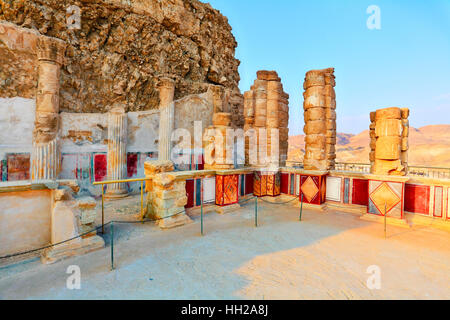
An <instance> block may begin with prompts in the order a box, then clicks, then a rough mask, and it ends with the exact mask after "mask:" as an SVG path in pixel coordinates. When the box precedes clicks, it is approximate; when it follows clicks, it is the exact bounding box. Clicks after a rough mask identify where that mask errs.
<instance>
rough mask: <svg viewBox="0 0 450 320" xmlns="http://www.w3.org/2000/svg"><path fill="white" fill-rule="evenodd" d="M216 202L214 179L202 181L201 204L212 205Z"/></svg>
mask: <svg viewBox="0 0 450 320" xmlns="http://www.w3.org/2000/svg"><path fill="white" fill-rule="evenodd" d="M215 200H216V178H215V177H212V178H205V179H203V203H214V201H215Z"/></svg>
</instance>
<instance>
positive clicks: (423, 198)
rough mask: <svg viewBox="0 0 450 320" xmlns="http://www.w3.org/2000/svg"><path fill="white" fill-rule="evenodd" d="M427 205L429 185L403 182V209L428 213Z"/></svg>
mask: <svg viewBox="0 0 450 320" xmlns="http://www.w3.org/2000/svg"><path fill="white" fill-rule="evenodd" d="M429 207H430V187H429V186H422V185H417V184H409V183H407V184H405V211H408V212H413V213H420V214H426V215H428V213H429Z"/></svg>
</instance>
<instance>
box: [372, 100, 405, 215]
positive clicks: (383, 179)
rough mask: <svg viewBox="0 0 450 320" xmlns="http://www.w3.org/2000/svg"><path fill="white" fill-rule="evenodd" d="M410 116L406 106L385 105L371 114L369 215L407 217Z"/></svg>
mask: <svg viewBox="0 0 450 320" xmlns="http://www.w3.org/2000/svg"><path fill="white" fill-rule="evenodd" d="M408 117H409V109H406V108H405V109H400V108H385V109H379V110H377V111H375V112H371V113H370V121H371V124H370V149H371V152H370V162H371V173H372V175H370V177H369V205H368V206H367V213H369V214H372V215H373V214H375V215H380V216H383V215H385V214H386V216H387V217H388V218H397V219H402V218H403V203H404V195H405V182H406V181H407V180H408V177H406V173H407V166H408V163H407V162H408V155H407V152H408V134H409V122H408ZM372 217H373V216H372Z"/></svg>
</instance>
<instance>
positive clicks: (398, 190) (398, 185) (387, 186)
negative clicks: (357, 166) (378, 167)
mask: <svg viewBox="0 0 450 320" xmlns="http://www.w3.org/2000/svg"><path fill="white" fill-rule="evenodd" d="M403 185H404V184H403V183H402V182H391V181H379V180H369V205H368V207H367V212H368V213H372V214H377V215H384V212H385V211H386V214H387V215H388V216H390V217H394V218H400V219H401V218H402V217H403Z"/></svg>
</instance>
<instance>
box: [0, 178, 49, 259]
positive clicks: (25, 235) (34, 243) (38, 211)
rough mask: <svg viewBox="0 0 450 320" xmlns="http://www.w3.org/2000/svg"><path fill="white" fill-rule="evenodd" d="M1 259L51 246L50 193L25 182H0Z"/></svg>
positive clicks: (45, 189)
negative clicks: (8, 255) (9, 255)
mask: <svg viewBox="0 0 450 320" xmlns="http://www.w3.org/2000/svg"><path fill="white" fill-rule="evenodd" d="M0 203H1V210H0V256H3V255H7V254H11V253H15V252H23V251H27V250H31V249H35V248H40V247H43V246H45V245H48V244H49V243H50V230H51V209H52V191H51V190H49V189H47V188H45V187H43V186H42V187H41V188H40V189H39V190H33V189H32V188H31V185H30V184H27V183H20V182H16V183H0Z"/></svg>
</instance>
